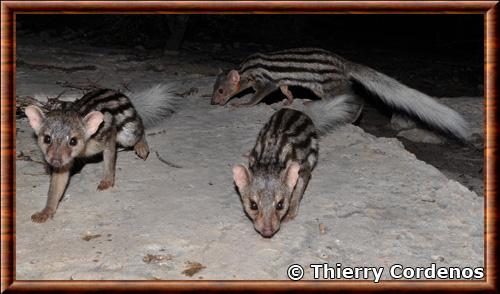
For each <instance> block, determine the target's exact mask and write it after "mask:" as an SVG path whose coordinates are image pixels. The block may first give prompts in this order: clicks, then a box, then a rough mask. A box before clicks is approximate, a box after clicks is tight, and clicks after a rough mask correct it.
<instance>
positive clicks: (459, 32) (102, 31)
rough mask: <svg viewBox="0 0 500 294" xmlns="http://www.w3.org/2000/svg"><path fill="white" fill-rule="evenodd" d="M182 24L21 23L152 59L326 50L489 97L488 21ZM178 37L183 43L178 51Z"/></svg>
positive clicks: (365, 18) (420, 84)
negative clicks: (174, 53) (156, 55)
mask: <svg viewBox="0 0 500 294" xmlns="http://www.w3.org/2000/svg"><path fill="white" fill-rule="evenodd" d="M176 17H177V18H178V17H179V16H172V15H98V14H94V15H47V14H45V15H17V21H18V32H22V33H23V34H24V35H28V36H29V35H30V34H42V35H43V36H46V37H47V38H48V39H50V38H53V37H54V36H56V37H61V38H62V39H63V40H64V41H68V42H76V41H77V42H81V43H85V44H91V45H93V46H96V47H107V48H130V49H137V50H139V49H140V50H146V51H150V52H155V51H159V50H166V49H169V50H171V49H172V48H173V49H174V50H180V51H183V50H188V49H190V50H191V51H193V50H194V51H199V52H198V53H201V54H203V53H204V54H208V55H211V56H213V57H217V58H222V59H224V58H226V61H229V62H231V63H238V61H241V59H242V58H243V57H244V56H246V55H247V54H250V53H253V52H255V51H260V52H265V51H272V50H277V49H285V48H292V47H306V46H314V47H322V48H324V49H328V50H331V51H333V52H335V53H337V54H339V55H341V56H343V57H346V58H348V59H350V60H352V61H355V62H359V63H364V64H366V65H369V66H371V67H374V68H375V69H378V70H380V71H382V72H384V73H386V74H388V75H392V76H394V77H397V78H398V79H400V80H401V81H402V82H404V83H406V84H408V85H409V86H412V87H415V88H417V89H421V90H422V91H424V92H426V93H428V94H430V95H433V96H448V97H450V96H482V95H483V85H482V84H483V16H482V15H480V14H476V15H462V14H460V15H458V14H457V15H448V14H434V15H427V14H415V15H390V14H388V15H335V14H331V15H324V14H322V15H190V16H189V17H188V20H187V22H185V26H184V27H183V26H182V22H180V23H181V25H179V21H178V19H176ZM181 17H182V16H181ZM175 21H177V23H176V22H175ZM184 29H185V31H184ZM176 31H177V32H178V34H180V35H181V36H182V38H181V40H180V42H178V44H177V43H176V42H174V43H176V44H171V42H172V40H171V39H172V38H171V37H172V32H176ZM179 31H180V33H179ZM183 31H184V33H182V32H183ZM51 40H53V39H51ZM193 48H195V49H193Z"/></svg>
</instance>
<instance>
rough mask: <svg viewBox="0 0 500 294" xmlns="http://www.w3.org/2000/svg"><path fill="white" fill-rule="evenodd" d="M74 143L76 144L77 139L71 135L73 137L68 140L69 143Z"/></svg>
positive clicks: (72, 144) (73, 144)
mask: <svg viewBox="0 0 500 294" xmlns="http://www.w3.org/2000/svg"><path fill="white" fill-rule="evenodd" d="M76 144H78V140H77V139H76V138H75V137H73V138H71V140H69V145H71V146H75V145H76Z"/></svg>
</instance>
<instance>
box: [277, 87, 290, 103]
mask: <svg viewBox="0 0 500 294" xmlns="http://www.w3.org/2000/svg"><path fill="white" fill-rule="evenodd" d="M280 90H281V93H283V95H285V96H286V98H287V100H286V101H285V103H283V104H284V105H291V104H292V102H293V94H292V92H291V91H290V89H288V86H287V85H283V86H280Z"/></svg>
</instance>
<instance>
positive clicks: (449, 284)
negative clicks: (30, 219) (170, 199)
mask: <svg viewBox="0 0 500 294" xmlns="http://www.w3.org/2000/svg"><path fill="white" fill-rule="evenodd" d="M498 3H499V2H498V1H3V2H2V3H1V24H2V27H1V73H2V77H1V174H2V175H1V250H2V253H1V292H2V293H3V292H4V291H5V292H6V293H10V292H27V291H44V292H45V291H46V292H55V291H57V292H67V291H72V292H73V291H74V292H83V291H85V292H87V291H113V292H115V291H123V292H128V291H155V292H159V291H162V292H165V291H167V290H169V291H176V292H177V291H196V290H197V291H200V290H205V291H214V290H215V291H217V290H219V291H220V290H225V291H242V290H254V291H258V290H266V291H272V290H275V291H276V290H279V291H286V290H303V291H318V290H335V291H363V292H365V291H387V290H404V291H412V292H413V291H423V290H426V291H428V290H438V291H453V292H470V291H482V292H497V291H498V277H497V271H498V269H497V267H496V259H497V252H496V251H495V250H494V248H495V247H497V246H498V215H497V209H498V202H497V200H496V197H497V190H496V174H495V170H496V167H497V145H496V144H497V143H496V138H497V137H498V133H497V117H496V110H497V102H496V100H497V99H498V94H497V93H498V92H497V88H496V86H497V85H498V84H499V80H498V72H497V70H498V68H497V65H498V59H497V58H498V48H499V47H498V31H497V26H498ZM20 13H64V14H81V13H106V14H108V13H139V14H140V13H165V14H167V13H171V14H174V13H232V14H238V13H253V14H265V13H268V14H269V13H275V14H281V13H288V14H300V13H318V14H319V13H328V14H335V13H350V14H365V13H366V14H374V13H384V14H388V13H411V14H416V13H435V14H440V13H443V14H445V13H454V14H483V15H484V57H485V59H484V75H485V76H484V77H485V78H484V84H485V85H484V89H485V118H484V119H485V153H484V160H485V168H484V175H485V201H484V209H485V210H484V211H485V213H484V215H485V222H484V228H485V244H484V246H485V251H484V252H485V270H486V272H485V273H486V279H485V280H482V281H381V282H380V283H378V284H375V283H372V282H370V281H297V282H293V281H205V280H196V281H191V280H187V281H17V280H15V217H16V213H15V191H16V185H15V155H16V151H15V150H16V149H15V148H16V145H15V143H16V142H15V130H16V121H15V110H16V108H15V73H16V67H15V52H16V51H15V48H16V39H15V18H16V14H20ZM284 270H285V269H284Z"/></svg>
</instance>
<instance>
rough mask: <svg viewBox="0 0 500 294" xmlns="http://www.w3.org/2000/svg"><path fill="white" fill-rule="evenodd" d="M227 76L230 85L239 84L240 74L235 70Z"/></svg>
mask: <svg viewBox="0 0 500 294" xmlns="http://www.w3.org/2000/svg"><path fill="white" fill-rule="evenodd" d="M227 76H228V77H229V81H230V82H231V83H232V84H237V83H239V82H240V74H239V73H238V72H237V71H236V70H234V69H233V70H231V71H230V72H229V73H228V74H227Z"/></svg>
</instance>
